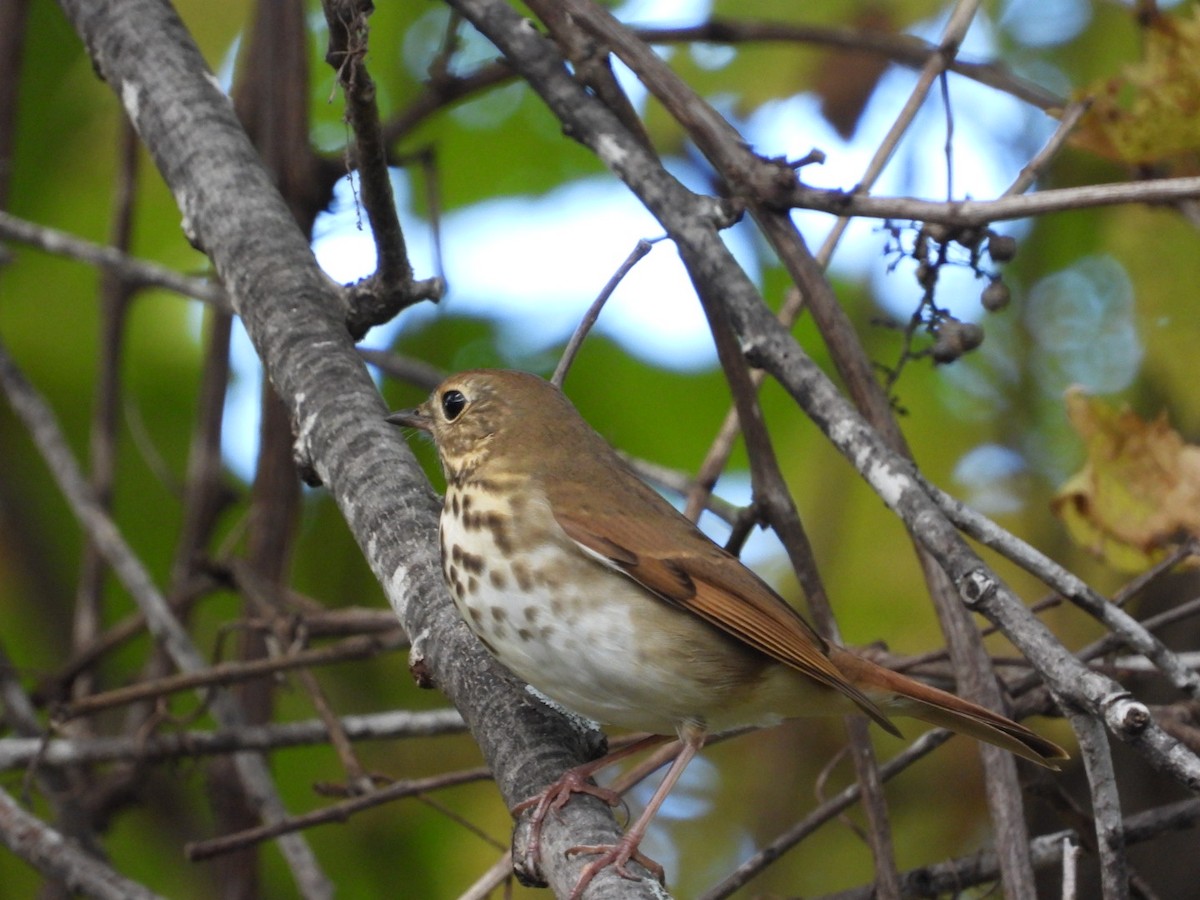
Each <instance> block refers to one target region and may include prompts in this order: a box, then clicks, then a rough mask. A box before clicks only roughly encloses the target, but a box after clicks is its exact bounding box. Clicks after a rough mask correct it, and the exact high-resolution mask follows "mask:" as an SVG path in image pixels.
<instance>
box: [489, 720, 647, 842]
mask: <svg viewBox="0 0 1200 900" xmlns="http://www.w3.org/2000/svg"><path fill="white" fill-rule="evenodd" d="M665 740H667V738H666V736H664V735H661V734H653V735H650V736H649V737H645V738H642V739H641V740H640V741H634V742H633V743H632V744H630V745H629V746H628V747H622V748H621V749H620V750H614V751H613V752H612V753H606V754H605V755H604V756H602V757H600V758H599V759H594V760H592V761H591V762H589V763H584V764H583V765H582V766H576V767H575V768H573V769H567V771H565V772H563V774H562V777H561V778H559V779H558V781H555V782H554V783H553V784H550V785H548V786H547V787H546V788H545V790H543V791H542V792H541V793H538V794H535V795H534V796H532V797H530V798H529V799H528V800H522V801H521V802H520V803H518V804H517V805H516V806H514V807H513V808H512V816H513V818H514V819H515V818H516V817H517V816H519V815H520V814H521V813H523V812H524V811H525V810H527V809H529V808H531V807H532V808H533V815H532V817H531V818H530V821H529V856H530V858H531V860H532V861H533V863H534V864H535V865H540V862H541V847H542V825H543V824H544V822H545V820H546V816H547V815H548V814H549V813H550V812H551V811H553V812H554V813H555V814H557V813H558V811H559V810H560V809H562V808H563V807H564V806H565V805H566V803H567V801H568V800H570V799H571V795H572V794H591V795H592V796H593V797H599V798H600V799H601V800H603V801H604V802H605V803H607V804H608V805H609V806H617V805H619V804H620V802H621V795H620V794H618V793H617V792H616V791H610V790H609V789H608V788H602V787H599V786H597V785H595V784H592V783H591V782H590V781H589V779H590V778H591V777H592V776H593V775H595V774H596V773H597V772H599V771H600V770H601V769H605V768H607V767H609V766H611V765H612V764H613V763H617V762H620V761H621V760H623V759H625V757H627V756H632V755H633V754H634V753H639V752H641V751H642V750H645V749H647V748H649V747H653V746H654V745H655V744H661V743H662V742H663V741H665Z"/></svg>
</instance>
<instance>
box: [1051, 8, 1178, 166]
mask: <svg viewBox="0 0 1200 900" xmlns="http://www.w3.org/2000/svg"><path fill="white" fill-rule="evenodd" d="M1145 38H1146V39H1145V43H1144V46H1145V53H1144V56H1143V58H1142V59H1141V60H1140V61H1139V62H1135V63H1130V64H1129V65H1127V66H1125V67H1124V69H1123V70H1122V71H1121V73H1120V74H1119V75H1117V76H1116V77H1114V78H1110V79H1107V80H1106V81H1102V82H1098V83H1095V84H1093V85H1091V86H1090V87H1088V88H1087V89H1085V90H1084V91H1083V92H1082V93H1083V95H1084V96H1087V97H1090V98H1091V99H1092V106H1091V109H1089V110H1088V114H1087V115H1086V116H1085V117H1084V119H1083V121H1082V122H1081V123H1080V127H1079V130H1078V131H1077V132H1076V133H1075V135H1074V137H1073V138H1072V142H1073V143H1074V144H1075V145H1076V146H1079V147H1082V148H1083V149H1085V150H1090V151H1091V152H1093V153H1096V154H1098V155H1100V156H1103V157H1106V158H1107V159H1111V160H1114V161H1116V162H1120V163H1125V164H1128V165H1150V164H1152V163H1161V162H1166V161H1173V162H1175V163H1177V164H1178V167H1179V168H1183V169H1186V170H1188V171H1192V170H1194V169H1195V168H1196V164H1197V154H1198V153H1200V7H1193V9H1192V12H1191V15H1190V17H1187V16H1179V17H1171V16H1161V15H1160V16H1157V17H1156V18H1155V19H1153V20H1152V21H1151V22H1150V24H1149V26H1148V27H1147V28H1146V33H1145ZM1176 174H1179V172H1178V171H1177V172H1176Z"/></svg>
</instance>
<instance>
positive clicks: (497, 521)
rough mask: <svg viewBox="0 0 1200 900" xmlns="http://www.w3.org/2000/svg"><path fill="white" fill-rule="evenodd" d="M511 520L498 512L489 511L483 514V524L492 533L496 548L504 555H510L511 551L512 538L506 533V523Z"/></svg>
mask: <svg viewBox="0 0 1200 900" xmlns="http://www.w3.org/2000/svg"><path fill="white" fill-rule="evenodd" d="M511 521H512V520H511V519H510V518H508V517H506V516H502V515H500V513H498V512H490V513H487V514H486V515H484V516H483V525H484V527H485V528H487V529H488V530H489V531H490V532H491V533H492V540H493V541H495V542H496V549H497V550H499V551H500V553H501V554H502V555H503V556H506V557H507V556H512V552H513V545H512V539H511V538H510V537H509V535H508V524H509V522H511Z"/></svg>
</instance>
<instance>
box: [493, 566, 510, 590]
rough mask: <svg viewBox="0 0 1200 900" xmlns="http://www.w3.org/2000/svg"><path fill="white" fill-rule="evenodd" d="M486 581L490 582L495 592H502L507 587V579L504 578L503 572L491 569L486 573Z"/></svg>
mask: <svg viewBox="0 0 1200 900" xmlns="http://www.w3.org/2000/svg"><path fill="white" fill-rule="evenodd" d="M488 581H490V582H491V583H492V587H494V588H496V589H497V590H501V591H502V590H504V589H505V588H506V587H508V579H507V578H505V577H504V573H503V572H500V571H498V570H496V569H492V571H490V572H488Z"/></svg>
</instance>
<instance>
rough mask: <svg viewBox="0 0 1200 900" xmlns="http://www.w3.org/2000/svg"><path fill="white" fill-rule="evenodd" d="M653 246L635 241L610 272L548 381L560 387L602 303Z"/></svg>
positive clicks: (605, 301) (643, 239) (643, 241)
mask: <svg viewBox="0 0 1200 900" xmlns="http://www.w3.org/2000/svg"><path fill="white" fill-rule="evenodd" d="M653 247H654V242H653V241H648V240H646V239H645V238H642V239H641V240H639V241H638V242H637V244H636V245H635V246H634V248H633V249H632V250H630V251H629V255H628V256H626V257H625V261H624V262H622V263H621V265H619V266H618V267H617V271H615V272H614V273H613V274H612V277H611V278H609V279H608V281H607V282H606V283H605V285H604V287H603V288H602V289H601V290H600V293H599V294H598V295H597V297H596V299H595V300H593V301H592V305H591V306H589V307H588V310H587V312H586V313H584V316H583V319H582V321H580V323H579V325H578V327H576V329H575V333H574V334H572V335H571V339H570V340H569V341H567V346H566V349H564V350H563V354H562V357H561V358H560V359H559V361H558V365H557V366H555V367H554V374H553V375H552V376H551V378H550V383H551V384H554V385H557V386H558V387H562V384H563V381H564V380H565V379H566V377H567V370H569V369H570V368H571V363H573V362H574V361H575V355H576V354H577V353H578V352H579V348H580V347H581V346H582V345H583V339H584V338H585V337H587V335H588V332H589V331H591V330H592V326H593V325H595V324H596V320H597V319H598V318H600V310H602V309H603V308H604V304H605V303H607V302H608V298H609V297H611V296H612V294H613V291H615V290H616V289H617V286H618V285H619V284H620V283H621V282H622V280H624V278H625V276H626V275H628V274H629V272H630V270H631V269H632V268H633V267H634V266H636V265H637V264H638V263H639V262H641V260H642V258H643V257H645V255H646V254H647V253H649V252H650V251H651V249H653Z"/></svg>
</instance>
